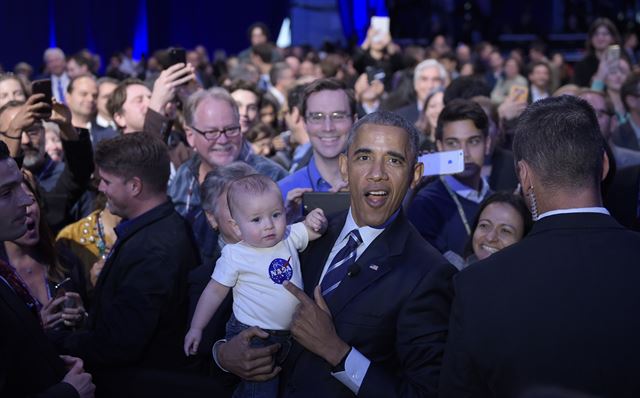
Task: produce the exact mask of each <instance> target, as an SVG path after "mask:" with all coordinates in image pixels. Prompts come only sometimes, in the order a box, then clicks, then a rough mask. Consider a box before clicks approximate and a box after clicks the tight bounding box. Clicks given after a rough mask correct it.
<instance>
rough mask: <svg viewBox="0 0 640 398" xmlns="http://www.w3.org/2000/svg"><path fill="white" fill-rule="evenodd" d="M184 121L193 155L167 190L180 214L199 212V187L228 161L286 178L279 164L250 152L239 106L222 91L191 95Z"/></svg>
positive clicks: (270, 175) (201, 92)
mask: <svg viewBox="0 0 640 398" xmlns="http://www.w3.org/2000/svg"><path fill="white" fill-rule="evenodd" d="M184 119H185V125H186V126H185V128H186V132H187V140H188V142H189V145H190V146H191V147H192V148H194V150H195V152H196V154H195V156H193V157H192V158H191V159H190V160H188V161H187V162H185V163H184V164H183V165H182V166H180V168H179V169H178V171H177V172H176V177H175V178H174V179H173V181H172V182H171V185H170V186H169V189H168V193H169V196H171V199H172V200H173V204H174V206H175V208H176V210H177V211H178V213H180V214H181V215H183V216H187V215H189V214H191V216H190V217H192V216H193V215H194V214H195V213H197V212H198V211H199V210H200V184H201V183H202V181H203V180H204V178H205V176H206V175H207V173H208V172H210V171H212V170H215V169H216V168H218V167H221V166H226V165H228V164H230V163H231V162H234V161H242V162H245V163H247V164H248V165H250V166H252V167H253V168H255V169H256V170H257V171H258V173H260V174H264V175H266V176H269V177H271V178H272V179H273V180H275V181H278V180H280V179H282V178H283V177H285V176H286V175H287V172H286V170H284V169H283V168H282V167H280V166H279V165H278V164H276V163H274V162H273V161H271V160H269V159H265V158H263V157H262V156H258V155H256V154H254V153H252V151H251V146H250V144H249V143H248V142H247V140H246V139H245V137H244V135H243V134H242V133H241V127H240V114H239V112H238V105H237V103H236V101H235V100H234V99H233V97H231V95H229V93H228V92H227V91H226V90H225V89H222V88H217V87H214V88H212V89H209V90H206V91H204V90H203V91H198V92H196V93H194V94H192V95H191V96H190V97H189V100H188V101H187V103H186V104H185V108H184Z"/></svg>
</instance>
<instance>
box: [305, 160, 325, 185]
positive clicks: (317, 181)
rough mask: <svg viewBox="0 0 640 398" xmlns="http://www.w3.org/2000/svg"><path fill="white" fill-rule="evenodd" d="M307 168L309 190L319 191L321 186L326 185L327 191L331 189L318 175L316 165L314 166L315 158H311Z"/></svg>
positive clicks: (318, 171)
mask: <svg viewBox="0 0 640 398" xmlns="http://www.w3.org/2000/svg"><path fill="white" fill-rule="evenodd" d="M307 167H308V168H309V178H310V179H311V181H309V182H310V183H311V188H313V190H314V191H320V188H319V187H320V186H321V185H323V184H326V185H327V186H328V187H329V189H331V184H329V183H328V182H327V181H326V180H325V179H324V178H322V175H320V170H318V165H316V158H315V156H312V157H311V159H310V160H309V165H308V166H307Z"/></svg>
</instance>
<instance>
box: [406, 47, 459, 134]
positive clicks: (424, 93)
mask: <svg viewBox="0 0 640 398" xmlns="http://www.w3.org/2000/svg"><path fill="white" fill-rule="evenodd" d="M448 84H449V75H448V74H447V70H446V69H445V68H444V66H442V64H441V63H440V62H438V61H436V60H435V59H427V60H424V61H422V62H420V63H419V64H418V65H417V66H416V68H415V72H414V73H413V89H414V90H415V93H416V101H415V102H412V103H411V104H409V105H406V106H403V107H402V108H399V109H396V110H395V111H394V113H397V114H398V115H400V116H402V117H403V118H405V119H406V120H407V121H409V123H411V124H413V123H415V122H417V121H418V118H419V117H420V112H422V111H423V109H422V108H423V106H424V103H425V101H426V100H427V97H428V96H429V94H431V93H433V92H435V91H436V90H438V89H440V88H444V87H446V86H447V85H448Z"/></svg>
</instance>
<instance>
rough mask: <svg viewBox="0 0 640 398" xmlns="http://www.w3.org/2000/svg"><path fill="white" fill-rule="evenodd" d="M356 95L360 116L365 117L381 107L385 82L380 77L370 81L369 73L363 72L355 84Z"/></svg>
mask: <svg viewBox="0 0 640 398" xmlns="http://www.w3.org/2000/svg"><path fill="white" fill-rule="evenodd" d="M354 91H355V97H356V101H357V102H358V105H357V108H356V109H357V111H356V112H357V114H358V117H363V116H364V115H368V114H370V113H373V112H375V111H377V110H379V109H380V106H381V105H382V98H383V96H384V84H383V83H382V81H381V80H380V79H379V78H375V76H374V79H372V80H371V81H369V74H367V73H363V74H361V75H360V77H358V80H356V83H355V85H354Z"/></svg>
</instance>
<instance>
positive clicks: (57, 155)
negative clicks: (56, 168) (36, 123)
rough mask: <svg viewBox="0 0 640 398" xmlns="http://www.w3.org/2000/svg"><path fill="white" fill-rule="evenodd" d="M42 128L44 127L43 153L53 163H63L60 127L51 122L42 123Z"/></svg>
mask: <svg viewBox="0 0 640 398" xmlns="http://www.w3.org/2000/svg"><path fill="white" fill-rule="evenodd" d="M42 126H43V127H44V151H45V152H46V153H47V155H49V157H50V158H51V160H53V161H54V162H62V161H64V150H63V149H62V140H61V139H60V127H58V125H57V124H55V123H51V122H42Z"/></svg>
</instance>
